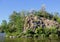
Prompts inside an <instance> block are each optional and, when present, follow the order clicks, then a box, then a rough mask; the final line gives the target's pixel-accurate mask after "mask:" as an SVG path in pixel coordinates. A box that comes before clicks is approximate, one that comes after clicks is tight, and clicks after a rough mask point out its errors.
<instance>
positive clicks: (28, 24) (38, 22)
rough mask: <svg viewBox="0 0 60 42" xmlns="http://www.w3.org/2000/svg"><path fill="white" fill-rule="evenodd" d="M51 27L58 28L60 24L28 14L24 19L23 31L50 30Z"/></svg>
mask: <svg viewBox="0 0 60 42" xmlns="http://www.w3.org/2000/svg"><path fill="white" fill-rule="evenodd" d="M52 26H55V27H56V28H59V27H60V24H59V23H58V22H56V21H53V20H49V19H46V18H44V17H38V16H35V15H33V14H30V15H29V16H26V18H25V24H24V30H27V29H32V30H35V29H36V28H38V27H42V28H44V27H47V28H50V27H52Z"/></svg>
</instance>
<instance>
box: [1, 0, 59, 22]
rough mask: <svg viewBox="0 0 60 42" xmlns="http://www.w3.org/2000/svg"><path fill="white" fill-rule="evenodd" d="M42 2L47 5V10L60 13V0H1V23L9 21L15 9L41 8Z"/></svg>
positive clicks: (18, 10)
mask: <svg viewBox="0 0 60 42" xmlns="http://www.w3.org/2000/svg"><path fill="white" fill-rule="evenodd" d="M42 4H45V5H46V11H48V12H59V13H60V0H0V23H1V22H2V20H7V21H9V16H10V15H11V14H12V12H13V11H17V12H20V11H22V10H31V9H35V10H39V9H40V8H41V6H42Z"/></svg>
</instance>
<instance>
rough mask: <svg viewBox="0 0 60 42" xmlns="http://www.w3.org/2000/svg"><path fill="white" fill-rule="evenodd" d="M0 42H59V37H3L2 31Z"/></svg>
mask: <svg viewBox="0 0 60 42" xmlns="http://www.w3.org/2000/svg"><path fill="white" fill-rule="evenodd" d="M0 42H60V39H48V38H45V39H41V38H5V34H4V33H0Z"/></svg>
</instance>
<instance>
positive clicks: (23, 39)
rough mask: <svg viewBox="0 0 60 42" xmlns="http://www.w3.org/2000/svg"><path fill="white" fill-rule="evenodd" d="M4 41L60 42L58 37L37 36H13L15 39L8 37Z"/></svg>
mask: <svg viewBox="0 0 60 42" xmlns="http://www.w3.org/2000/svg"><path fill="white" fill-rule="evenodd" d="M5 42H60V39H52V40H51V39H47V38H46V39H44V40H41V39H38V38H15V39H9V38H6V39H5Z"/></svg>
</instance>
